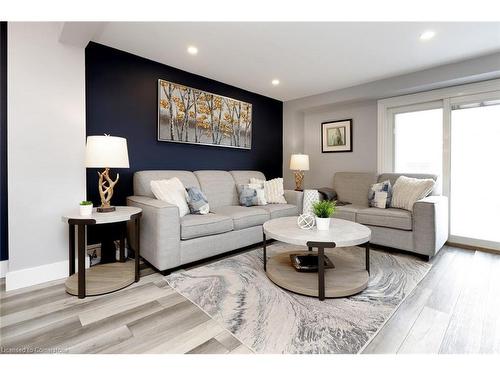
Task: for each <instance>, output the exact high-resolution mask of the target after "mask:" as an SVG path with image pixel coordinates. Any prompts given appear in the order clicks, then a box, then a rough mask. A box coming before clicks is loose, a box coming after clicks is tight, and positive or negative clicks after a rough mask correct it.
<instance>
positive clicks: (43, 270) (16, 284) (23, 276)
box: [2, 257, 90, 291]
mask: <svg viewBox="0 0 500 375" xmlns="http://www.w3.org/2000/svg"><path fill="white" fill-rule="evenodd" d="M2 263H3V262H2ZM76 264H77V265H78V259H77V260H76ZM89 267H90V260H89V258H88V257H85V268H89ZM76 268H77V269H78V266H76ZM68 269H69V261H68V260H63V261H61V262H56V263H50V264H44V265H41V266H37V267H33V268H25V269H22V270H18V271H12V272H7V274H6V276H5V290H6V291H9V290H14V289H19V288H25V287H28V286H32V285H36V284H41V283H45V282H47V281H53V280H58V279H63V278H65V277H68Z"/></svg>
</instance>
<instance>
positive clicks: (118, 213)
mask: <svg viewBox="0 0 500 375" xmlns="http://www.w3.org/2000/svg"><path fill="white" fill-rule="evenodd" d="M140 212H142V209H141V208H139V207H131V206H116V210H115V211H112V212H97V208H94V209H92V215H91V216H81V215H80V210H79V209H75V210H74V211H72V212H70V213H69V214H68V215H64V216H63V217H62V221H63V222H64V223H67V222H68V221H69V220H94V221H95V223H93V224H107V223H119V222H121V221H128V220H130V218H131V217H132V216H133V215H135V214H138V213H140Z"/></svg>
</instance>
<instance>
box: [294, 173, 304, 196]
mask: <svg viewBox="0 0 500 375" xmlns="http://www.w3.org/2000/svg"><path fill="white" fill-rule="evenodd" d="M293 174H294V175H295V190H297V191H302V181H303V180H304V172H303V171H294V172H293Z"/></svg>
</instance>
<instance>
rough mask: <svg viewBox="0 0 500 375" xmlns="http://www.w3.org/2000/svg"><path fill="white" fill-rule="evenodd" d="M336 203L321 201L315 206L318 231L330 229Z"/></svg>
mask: <svg viewBox="0 0 500 375" xmlns="http://www.w3.org/2000/svg"><path fill="white" fill-rule="evenodd" d="M335 207H336V202H335V201H326V200H325V201H319V202H316V203H314V204H313V213H314V215H316V227H317V228H318V230H328V229H330V218H331V217H332V215H333V214H334V212H335Z"/></svg>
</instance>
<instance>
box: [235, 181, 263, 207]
mask: <svg viewBox="0 0 500 375" xmlns="http://www.w3.org/2000/svg"><path fill="white" fill-rule="evenodd" d="M238 192H239V195H240V197H239V200H240V205H241V206H245V207H251V206H265V205H266V204H267V201H266V197H265V195H264V189H263V188H261V187H260V186H259V185H258V184H247V185H238Z"/></svg>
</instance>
